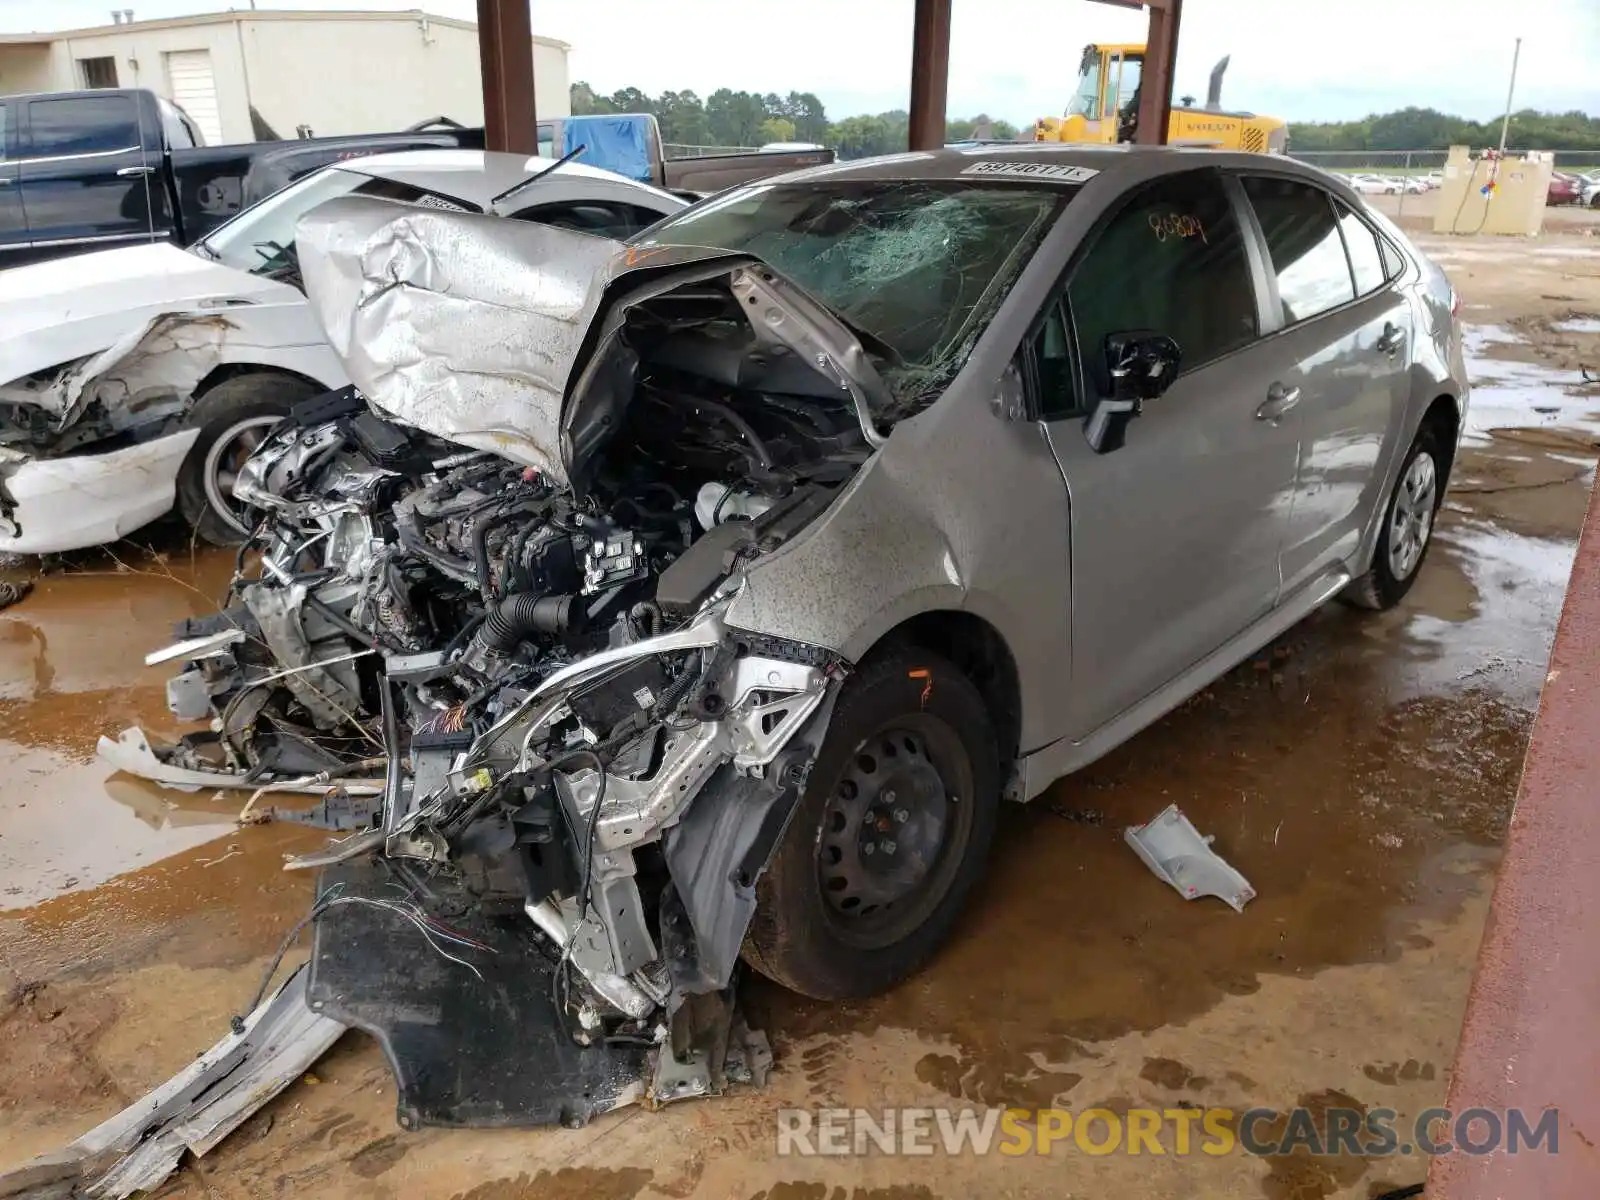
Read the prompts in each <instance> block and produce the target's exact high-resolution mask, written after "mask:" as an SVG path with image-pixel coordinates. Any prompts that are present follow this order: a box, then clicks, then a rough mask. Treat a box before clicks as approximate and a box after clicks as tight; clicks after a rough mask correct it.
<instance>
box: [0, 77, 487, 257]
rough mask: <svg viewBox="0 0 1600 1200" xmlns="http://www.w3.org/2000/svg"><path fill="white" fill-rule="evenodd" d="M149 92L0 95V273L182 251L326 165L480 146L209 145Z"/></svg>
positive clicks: (474, 135)
mask: <svg viewBox="0 0 1600 1200" xmlns="http://www.w3.org/2000/svg"><path fill="white" fill-rule="evenodd" d="M203 142H204V140H203V139H202V138H201V136H200V131H199V130H198V129H197V128H196V127H195V124H194V122H193V121H191V120H190V119H189V117H188V115H187V114H185V113H184V112H183V110H182V109H180V108H178V107H177V106H176V105H175V104H172V103H171V102H170V101H167V100H164V99H162V98H161V97H159V96H157V95H156V94H155V93H154V92H150V91H145V90H142V89H129V90H121V89H109V88H108V89H99V90H95V91H87V92H52V93H41V94H38V95H22V96H0V267H10V266H15V265H17V264H19V263H24V262H31V261H35V260H38V259H45V258H56V257H60V256H61V255H65V254H74V253H78V252H81V251H85V250H104V249H107V248H109V247H112V246H123V245H132V244H134V243H137V242H151V241H172V242H175V243H177V244H178V245H180V246H187V245H189V244H190V243H191V242H193V241H195V240H196V239H198V238H201V237H204V236H205V235H206V234H207V233H209V232H210V231H211V230H212V229H214V228H215V227H216V226H218V225H220V224H221V223H222V222H223V221H225V220H227V219H228V218H229V217H231V216H232V215H233V214H234V213H236V212H238V211H239V209H240V208H241V207H242V206H246V205H249V204H252V203H254V202H255V201H256V200H259V199H261V197H262V196H263V195H265V194H266V193H267V192H268V191H271V190H274V189H275V188H276V187H279V186H282V185H283V184H284V183H287V182H289V181H291V180H293V179H298V178H299V177H300V176H301V175H304V174H306V173H307V172H309V171H314V170H316V169H317V168H318V167H323V166H326V165H327V164H329V163H330V162H335V161H337V160H340V159H344V158H350V157H352V156H355V155H360V154H377V153H381V152H383V151H386V150H416V149H424V148H427V147H433V146H458V147H462V148H466V149H481V148H482V146H483V130H482V129H462V128H453V127H452V128H437V129H434V128H424V129H414V130H408V131H405V132H400V133H378V134H366V135H361V136H354V137H330V138H304V139H298V140H294V141H272V142H253V143H250V144H247V145H237V146H206V145H204V144H203Z"/></svg>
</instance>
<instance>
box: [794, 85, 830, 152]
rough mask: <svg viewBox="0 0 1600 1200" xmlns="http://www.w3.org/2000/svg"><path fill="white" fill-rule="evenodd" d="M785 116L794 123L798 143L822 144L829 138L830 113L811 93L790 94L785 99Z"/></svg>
mask: <svg viewBox="0 0 1600 1200" xmlns="http://www.w3.org/2000/svg"><path fill="white" fill-rule="evenodd" d="M783 115H784V116H786V117H788V118H789V120H791V121H793V122H794V136H795V140H796V141H801V142H816V143H817V144H819V145H820V144H822V143H823V142H824V141H826V140H827V137H828V113H827V110H826V109H824V108H823V107H822V101H821V100H818V99H817V98H816V97H815V96H814V95H812V94H811V93H810V92H790V93H789V94H788V96H786V97H785V98H784V102H783Z"/></svg>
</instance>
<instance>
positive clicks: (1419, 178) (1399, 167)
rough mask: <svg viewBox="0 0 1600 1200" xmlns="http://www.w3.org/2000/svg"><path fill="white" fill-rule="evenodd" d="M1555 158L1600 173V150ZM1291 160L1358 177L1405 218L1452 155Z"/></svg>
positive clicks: (1357, 153) (1561, 165) (1389, 153)
mask: <svg viewBox="0 0 1600 1200" xmlns="http://www.w3.org/2000/svg"><path fill="white" fill-rule="evenodd" d="M1507 153H1510V151H1507ZM1555 156H1556V170H1558V171H1568V172H1573V173H1587V172H1590V171H1596V172H1600V150H1557V151H1555ZM1289 157H1290V158H1294V159H1298V160H1299V161H1300V162H1303V163H1308V164H1310V165H1311V166H1314V167H1321V168H1322V169H1323V170H1324V171H1330V172H1332V173H1334V174H1336V175H1346V176H1355V177H1357V178H1355V179H1353V180H1352V183H1353V184H1354V186H1355V187H1356V190H1357V191H1360V192H1363V193H1366V194H1368V195H1389V196H1394V197H1396V204H1397V206H1398V209H1399V212H1400V214H1402V215H1403V214H1404V213H1405V210H1406V202H1407V198H1408V197H1411V198H1415V197H1416V196H1418V195H1424V194H1426V193H1427V192H1429V191H1432V190H1433V189H1435V188H1437V187H1438V186H1439V182H1440V180H1441V179H1442V178H1443V175H1444V164H1445V160H1446V159H1448V158H1449V157H1450V151H1448V150H1307V151H1302V152H1296V151H1293V150H1291V151H1290V153H1289ZM1597 178H1600V177H1597Z"/></svg>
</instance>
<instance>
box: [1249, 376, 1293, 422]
mask: <svg viewBox="0 0 1600 1200" xmlns="http://www.w3.org/2000/svg"><path fill="white" fill-rule="evenodd" d="M1299 403H1300V389H1299V388H1297V387H1296V388H1286V387H1284V386H1283V384H1281V383H1275V384H1273V385H1272V386H1271V387H1269V388H1268V389H1267V398H1266V400H1264V401H1263V402H1262V404H1261V407H1260V408H1258V409H1256V420H1258V421H1272V422H1274V423H1276V421H1277V420H1278V418H1279V417H1281V416H1283V414H1284V413H1286V412H1288V411H1289V410H1290V409H1291V408H1293V407H1294V406H1295V405H1296V404H1299Z"/></svg>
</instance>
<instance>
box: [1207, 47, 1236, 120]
mask: <svg viewBox="0 0 1600 1200" xmlns="http://www.w3.org/2000/svg"><path fill="white" fill-rule="evenodd" d="M1232 58H1233V55H1231V54H1224V55H1223V56H1222V57H1221V58H1220V59H1219V60H1218V61H1217V65H1216V66H1214V67H1212V68H1211V86H1209V87H1208V88H1206V109H1207V111H1209V112H1221V111H1222V77H1223V76H1224V75H1226V74H1227V73H1228V63H1229V61H1230V60H1231V59H1232Z"/></svg>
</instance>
